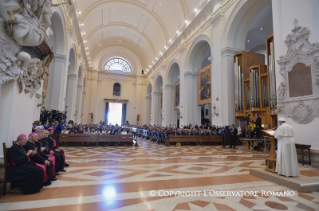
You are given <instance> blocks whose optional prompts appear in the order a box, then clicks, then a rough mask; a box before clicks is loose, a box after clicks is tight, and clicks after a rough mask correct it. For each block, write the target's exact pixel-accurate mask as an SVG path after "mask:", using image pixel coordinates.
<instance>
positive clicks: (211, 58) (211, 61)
mask: <svg viewBox="0 0 319 211" xmlns="http://www.w3.org/2000/svg"><path fill="white" fill-rule="evenodd" d="M208 60H209V61H210V63H211V64H213V57H212V56H210V57H208Z"/></svg>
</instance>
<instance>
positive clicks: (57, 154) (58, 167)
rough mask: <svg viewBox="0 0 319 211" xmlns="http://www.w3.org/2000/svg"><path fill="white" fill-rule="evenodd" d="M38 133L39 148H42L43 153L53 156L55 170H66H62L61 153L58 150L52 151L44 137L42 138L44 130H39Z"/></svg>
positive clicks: (62, 159) (62, 160)
mask: <svg viewBox="0 0 319 211" xmlns="http://www.w3.org/2000/svg"><path fill="white" fill-rule="evenodd" d="M38 135H39V142H38V143H40V147H41V149H44V150H43V151H42V152H43V153H44V154H46V155H47V156H48V155H53V156H54V157H55V169H56V172H59V171H61V172H66V170H64V158H63V155H62V154H61V153H60V152H55V151H53V150H52V149H51V148H50V146H49V144H48V141H47V139H46V138H44V131H39V132H38Z"/></svg>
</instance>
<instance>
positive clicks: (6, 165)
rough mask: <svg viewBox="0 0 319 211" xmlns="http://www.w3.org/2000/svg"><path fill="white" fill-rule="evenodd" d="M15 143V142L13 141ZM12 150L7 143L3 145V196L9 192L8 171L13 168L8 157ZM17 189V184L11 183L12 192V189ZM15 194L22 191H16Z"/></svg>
mask: <svg viewBox="0 0 319 211" xmlns="http://www.w3.org/2000/svg"><path fill="white" fill-rule="evenodd" d="M13 143H14V141H13ZM9 149H10V148H7V146H6V143H3V161H4V163H3V165H4V173H3V185H2V193H1V194H2V196H4V195H6V192H7V174H8V169H9V168H11V167H12V164H11V161H10V159H9V157H8V150H9ZM13 188H16V186H15V184H12V183H10V189H11V192H12V189H13ZM14 192H20V191H14Z"/></svg>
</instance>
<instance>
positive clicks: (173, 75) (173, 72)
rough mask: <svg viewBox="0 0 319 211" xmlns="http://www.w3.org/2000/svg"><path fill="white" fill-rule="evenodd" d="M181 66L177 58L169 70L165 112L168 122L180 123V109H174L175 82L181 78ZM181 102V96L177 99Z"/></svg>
mask: <svg viewBox="0 0 319 211" xmlns="http://www.w3.org/2000/svg"><path fill="white" fill-rule="evenodd" d="M180 72H181V71H180V66H179V64H178V62H177V61H176V60H173V61H172V62H171V64H170V66H169V69H168V71H167V80H166V81H167V83H166V85H165V104H166V108H165V111H166V112H165V114H166V124H167V125H169V124H172V125H178V124H179V123H178V122H177V121H178V112H179V109H174V102H175V83H176V82H178V81H179V78H180ZM177 100H179V102H180V97H179V98H178V99H177Z"/></svg>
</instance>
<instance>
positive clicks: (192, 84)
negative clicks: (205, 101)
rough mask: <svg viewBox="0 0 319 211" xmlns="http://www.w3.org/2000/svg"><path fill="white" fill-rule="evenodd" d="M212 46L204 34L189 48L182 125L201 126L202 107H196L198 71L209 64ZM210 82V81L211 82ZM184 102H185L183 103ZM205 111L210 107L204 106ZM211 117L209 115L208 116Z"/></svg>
mask: <svg viewBox="0 0 319 211" xmlns="http://www.w3.org/2000/svg"><path fill="white" fill-rule="evenodd" d="M211 52H212V44H211V40H210V38H209V37H208V36H207V35H206V34H202V35H200V36H198V37H197V38H196V39H195V40H194V42H193V43H192V45H191V46H190V48H189V51H188V54H187V57H186V58H188V59H187V60H186V62H187V64H186V65H185V67H186V71H185V74H184V76H183V77H184V85H183V86H184V87H185V88H184V89H183V96H185V99H184V101H183V104H184V105H183V107H184V108H182V107H181V113H182V116H183V117H185V118H183V122H182V123H183V124H184V125H186V124H193V125H194V124H201V120H202V119H203V118H204V117H202V113H203V112H201V110H202V109H203V106H198V70H200V69H201V68H203V67H205V66H207V65H209V64H211V62H210V61H209V59H208V58H209V57H211ZM211 81H212V80H211ZM185 100H186V101H185ZM206 107H207V109H208V108H209V107H210V106H209V105H206ZM209 116H211V115H209ZM210 118H211V117H210ZM182 123H181V124H182Z"/></svg>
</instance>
